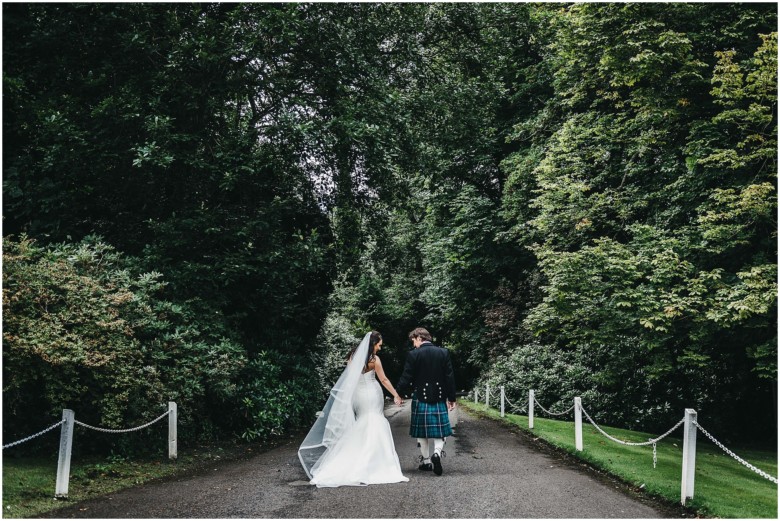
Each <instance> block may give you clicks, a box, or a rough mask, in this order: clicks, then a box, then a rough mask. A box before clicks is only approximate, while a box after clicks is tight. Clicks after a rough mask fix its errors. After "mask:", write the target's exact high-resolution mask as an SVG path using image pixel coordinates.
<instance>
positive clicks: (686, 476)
mask: <svg viewBox="0 0 780 521" xmlns="http://www.w3.org/2000/svg"><path fill="white" fill-rule="evenodd" d="M499 389H500V392H499V395H498V399H499V401H500V410H501V417H502V418H503V417H504V416H505V413H506V405H507V404H508V405H509V406H510V409H509V411H510V412H518V413H525V412H527V414H528V428H529V429H533V428H534V406H537V407H539V409H541V410H542V411H543V412H544V413H545V414H547V415H549V416H564V415H566V414H569V413H571V412H572V411H574V438H575V447H576V449H577V450H578V451H582V450H583V441H582V415H583V414H584V415H585V418H586V419H587V420H588V421H589V422H590V424H591V425H593V427H594V428H595V429H596V431H597V432H598V433H599V434H601V435H602V436H604V437H605V438H607V439H609V440H611V441H613V442H615V443H618V444H620V445H624V446H628V447H643V446H648V445H652V446H653V468H656V466H657V463H658V453H657V444H658V442H660V441H661V440H663V439H664V438H666V437H667V436H669V435H670V434H672V433H673V432H674V431H676V430H677V429H679V428H680V427H681V426H683V427H684V431H683V463H682V481H681V491H680V499H681V503H682V504H683V505H685V503H686V500H687V499H691V498H693V484H694V476H695V469H696V432H697V431H701V432H702V434H704V435H705V436H706V437H707V438H708V439H709V440H710V441H712V442H713V443H714V444H715V445H716V446H717V447H719V448H720V449H721V450H723V451H724V452H725V453H726V454H728V455H729V456H731V457H732V458H733V459H735V460H736V461H737V462H739V463H740V464H742V465H744V466H745V467H747V468H748V469H750V470H752V471H753V472H755V473H756V474H758V475H759V476H761V477H763V478H764V479H767V480H769V481H771V482H772V483H774V484H777V478H776V477H774V476H772V475H770V474H768V473H766V472H764V471H763V470H761V469H759V468H758V467H756V466H754V465H752V464H750V463H748V462H747V461H745V460H744V459H742V458H740V457H739V456H737V455H736V454H735V453H734V452H733V451H731V450H729V449H728V448H727V447H726V446H724V445H723V444H722V443H721V442H719V441H718V440H717V439H715V437H714V436H713V435H712V434H710V433H709V432H707V431H706V430H705V429H704V428H703V427H702V426H701V425H700V424H699V423H698V421H697V416H696V411H695V410H693V409H686V410H685V415H684V416H683V418H682V419H681V420H680V421H678V422H677V423H676V424H674V426H672V427H671V428H670V429H669V430H667V431H666V432H664V433H663V434H661V435H660V436H658V437H655V438H649V439H648V440H647V441H641V442H635V441H625V440H621V439H618V438H616V437H614V436H612V435H610V434H609V433H607V432H606V431H605V430H604V429H603V428H601V427H600V426H599V425H598V424H597V423H596V422H595V421H594V420H593V418H592V417H591V415H590V414H589V413H588V411H587V410H585V408H584V407H583V406H582V399H581V398H580V397H579V396H577V397H575V398H574V404H573V405H572V406H571V407H569V408H568V409H566V410H565V411H561V412H552V411H549V410H548V409H546V408H545V407H544V406H543V405H542V404H541V403H539V401H538V400H537V399H536V397H535V392H534V390H533V389H531V390H530V391H529V392H528V404H527V405H526V406H524V407H523V408H522V409H521V408H520V407H518V406H517V405H515V404H514V403H512V402H511V401H510V400H509V399H508V398H507V396H506V393H505V390H504V387H503V386H500V388H499ZM491 397H493V398H495V397H496V396H495V390H493V391H492V392H491V389H490V386H489V385H486V386H485V400H484V402H485V406H486V407H490V399H491ZM479 398H480V396H479V392H478V390H477V389H476V388H475V389H474V403H479Z"/></svg>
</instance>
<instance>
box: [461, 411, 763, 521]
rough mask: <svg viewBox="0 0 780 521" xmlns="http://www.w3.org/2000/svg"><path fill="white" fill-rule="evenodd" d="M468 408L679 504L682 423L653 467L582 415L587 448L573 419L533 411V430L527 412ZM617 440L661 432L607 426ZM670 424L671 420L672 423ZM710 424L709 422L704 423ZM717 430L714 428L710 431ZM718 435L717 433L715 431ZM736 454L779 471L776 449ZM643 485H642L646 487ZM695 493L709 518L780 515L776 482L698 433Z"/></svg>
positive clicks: (645, 454) (648, 450) (642, 450)
mask: <svg viewBox="0 0 780 521" xmlns="http://www.w3.org/2000/svg"><path fill="white" fill-rule="evenodd" d="M459 403H460V404H461V405H463V406H464V407H465V408H466V409H468V410H471V411H475V412H479V413H481V414H484V415H486V416H488V417H491V418H496V419H499V420H502V421H506V422H508V423H510V424H513V425H516V426H518V427H520V428H522V429H524V430H525V431H528V432H530V433H533V435H534V436H538V437H539V438H541V439H543V440H545V441H547V442H548V443H550V444H551V445H553V446H555V447H558V448H561V449H564V450H565V451H567V452H569V453H571V454H573V455H575V456H576V457H578V458H580V459H582V460H584V461H587V462H588V463H590V464H591V465H592V466H594V467H596V468H599V469H601V470H604V471H606V472H608V473H610V474H612V475H614V476H616V477H618V478H620V479H622V480H623V481H625V482H627V483H629V484H632V485H634V486H636V487H641V488H642V490H644V491H646V493H648V494H650V495H651V496H655V497H660V498H663V499H666V500H669V501H672V502H675V503H679V501H680V479H681V475H682V439H681V438H680V437H677V438H674V437H672V436H674V435H675V434H677V435H681V434H682V427H680V428H679V430H678V431H677V432H675V433H674V434H673V435H671V436H669V437H667V438H665V439H664V440H662V441H661V442H659V443H658V444H657V446H656V449H657V456H658V464H657V467H656V468H653V448H652V445H651V446H646V447H627V446H624V445H620V444H618V443H615V442H613V441H611V440H609V439H607V438H605V437H604V436H603V435H602V434H601V433H599V432H598V431H597V430H596V429H595V428H594V427H593V426H592V425H591V424H590V423H589V422H588V421H587V420H586V419H585V418H584V417H583V426H582V442H583V450H582V451H581V452H579V451H577V450H576V449H575V447H574V422H569V421H559V420H550V419H547V418H540V417H539V416H534V429H533V430H529V429H528V417H527V416H519V415H515V414H507V415H506V416H505V417H504V418H501V414H500V412H499V411H497V410H496V409H492V408H491V409H488V408H486V407H485V405H484V404H475V403H474V402H473V401H468V400H462V401H460V402H459ZM599 426H600V427H601V428H602V429H604V430H605V431H606V432H607V433H609V435H610V436H614V437H615V438H617V439H619V440H624V441H632V442H641V441H647V440H648V439H649V438H656V437H658V435H659V434H661V433H655V434H652V433H643V432H636V431H629V430H624V429H615V428H612V427H604V426H603V425H599ZM669 427H671V425H669ZM704 427H705V428H706V425H704ZM712 434H714V435H716V433H712ZM716 437H717V435H716ZM729 448H730V449H731V450H733V451H734V452H736V454H737V455H738V456H740V457H741V458H743V459H745V460H747V461H748V462H750V463H751V464H753V465H755V466H756V467H758V468H759V469H761V470H763V471H764V472H767V473H768V474H770V475H772V476H777V453H776V452H769V451H759V450H749V449H745V450H741V449H740V448H739V447H729ZM643 485H644V486H643ZM694 486H695V489H694V498H693V499H692V500H688V501H687V502H686V506H688V507H690V508H692V509H694V510H695V511H697V512H698V513H699V514H701V515H704V516H708V517H725V518H777V485H775V484H774V483H772V482H770V481H769V480H767V479H764V478H762V477H761V476H759V475H758V474H756V473H754V472H752V471H751V470H749V469H747V468H746V467H744V466H742V465H741V464H740V463H739V462H737V461H736V460H734V459H733V458H731V457H730V456H728V455H727V454H725V453H724V452H723V451H722V450H720V449H719V448H718V447H716V446H715V445H713V444H712V443H710V441H709V440H707V439H706V438H705V437H704V436H703V435H701V434H700V435H699V436H698V439H697V443H696V479H695V481H694Z"/></svg>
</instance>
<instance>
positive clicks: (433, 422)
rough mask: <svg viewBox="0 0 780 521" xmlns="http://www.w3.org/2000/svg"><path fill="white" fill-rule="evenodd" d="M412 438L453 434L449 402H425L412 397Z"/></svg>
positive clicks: (410, 430) (439, 436) (410, 431)
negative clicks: (448, 410) (448, 408)
mask: <svg viewBox="0 0 780 521" xmlns="http://www.w3.org/2000/svg"><path fill="white" fill-rule="evenodd" d="M409 435H410V436H411V437H412V438H444V437H446V436H452V427H451V426H450V416H449V413H448V412H447V403H446V402H438V403H425V402H422V401H420V400H418V399H417V398H412V422H411V425H410V426H409Z"/></svg>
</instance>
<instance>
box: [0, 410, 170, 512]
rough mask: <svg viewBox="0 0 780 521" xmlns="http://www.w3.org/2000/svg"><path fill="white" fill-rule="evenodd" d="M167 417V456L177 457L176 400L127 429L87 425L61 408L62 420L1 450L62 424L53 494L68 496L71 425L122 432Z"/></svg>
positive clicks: (101, 430) (111, 432) (114, 432)
mask: <svg viewBox="0 0 780 521" xmlns="http://www.w3.org/2000/svg"><path fill="white" fill-rule="evenodd" d="M165 417H167V418H168V458H170V459H176V458H177V440H176V436H177V422H178V409H177V406H176V402H168V410H166V411H165V412H164V413H163V414H161V415H160V416H158V417H157V418H155V419H154V420H152V421H150V422H148V423H144V424H143V425H139V426H137V427H130V428H127V429H105V428H103V427H95V426H93V425H88V424H86V423H84V422H80V421H78V420H76V414H75V413H74V412H73V411H72V410H71V409H63V410H62V420H60V421H58V422H57V423H55V424H54V425H50V426H49V427H47V428H45V429H44V430H42V431H41V432H38V433H36V434H33V435H32V436H27V437H26V438H23V439H21V440H19V441H15V442H13V443H9V444H7V445H3V450H5V449H8V448H11V447H14V446H16V445H19V444H22V443H24V442H26V441H30V440H32V439H34V438H37V437H38V436H41V435H43V434H45V433H47V432H49V431H51V430H53V429H56V428H57V427H59V426H62V429H61V431H60V449H59V456H58V461H57V483H56V485H55V491H54V495H55V497H68V485H69V482H70V460H71V454H72V448H73V427H74V426H75V425H80V426H82V427H84V428H87V429H92V430H95V431H98V432H104V433H109V434H124V433H128V432H136V431H140V430H142V429H145V428H147V427H150V426H151V425H154V424H155V423H157V422H158V421H160V420H162V419H163V418H165Z"/></svg>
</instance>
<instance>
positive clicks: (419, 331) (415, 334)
mask: <svg viewBox="0 0 780 521" xmlns="http://www.w3.org/2000/svg"><path fill="white" fill-rule="evenodd" d="M415 338H422V339H423V340H427V341H428V342H433V337H432V336H431V334H430V333H428V330H427V329H425V328H424V327H418V328H415V329H414V330H413V331H412V332H411V333H409V340H414V339H415Z"/></svg>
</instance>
